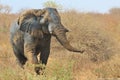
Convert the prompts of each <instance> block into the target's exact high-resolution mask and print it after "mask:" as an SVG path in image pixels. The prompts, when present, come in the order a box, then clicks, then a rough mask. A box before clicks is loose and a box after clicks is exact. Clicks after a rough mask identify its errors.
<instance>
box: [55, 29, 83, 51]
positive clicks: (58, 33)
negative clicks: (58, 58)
mask: <svg viewBox="0 0 120 80" xmlns="http://www.w3.org/2000/svg"><path fill="white" fill-rule="evenodd" d="M54 34H55V37H56V39H57V40H58V41H59V42H60V44H61V45H62V46H63V47H64V48H66V49H67V50H69V51H72V52H81V53H83V51H81V50H78V49H76V48H74V47H72V46H71V45H70V43H69V41H68V40H67V38H66V30H65V29H64V28H59V29H54Z"/></svg>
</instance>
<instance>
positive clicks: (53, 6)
mask: <svg viewBox="0 0 120 80" xmlns="http://www.w3.org/2000/svg"><path fill="white" fill-rule="evenodd" d="M43 6H44V7H52V8H57V9H59V10H61V9H62V6H61V5H60V4H57V3H56V2H54V1H52V0H50V1H46V2H45V3H44V4H43Z"/></svg>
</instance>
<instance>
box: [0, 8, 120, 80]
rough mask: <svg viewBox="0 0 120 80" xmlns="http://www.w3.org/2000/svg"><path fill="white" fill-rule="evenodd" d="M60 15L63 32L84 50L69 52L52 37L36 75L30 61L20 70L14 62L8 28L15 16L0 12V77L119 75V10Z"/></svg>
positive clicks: (60, 79)
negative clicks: (42, 68)
mask: <svg viewBox="0 0 120 80" xmlns="http://www.w3.org/2000/svg"><path fill="white" fill-rule="evenodd" d="M60 15H61V19H62V23H63V24H64V25H65V27H66V28H68V29H69V30H70V32H69V33H67V35H68V39H69V41H70V42H71V44H72V45H73V46H75V47H78V48H81V49H85V50H86V51H85V53H84V54H77V53H73V52H69V51H67V50H65V49H64V48H63V47H62V46H61V45H60V44H59V43H58V42H57V41H56V39H55V38H52V44H51V54H50V57H49V60H48V64H47V68H46V70H45V75H41V76H36V75H35V73H34V71H33V67H34V65H32V64H31V61H29V62H28V63H27V64H26V65H25V69H24V70H22V69H21V68H20V67H19V66H18V65H17V63H16V61H15V56H14V55H13V52H12V48H11V46H10V43H9V27H10V24H11V22H12V21H14V20H15V19H16V18H17V16H18V15H17V14H4V13H0V80H105V78H109V79H110V78H111V79H110V80H117V78H120V54H119V50H120V49H119V48H120V37H119V35H120V9H111V10H110V13H109V14H100V13H82V12H77V11H74V10H71V11H66V12H62V13H60ZM26 55H28V54H26ZM28 56H29V55H28ZM28 59H30V56H29V58H28ZM113 78H114V79H113Z"/></svg>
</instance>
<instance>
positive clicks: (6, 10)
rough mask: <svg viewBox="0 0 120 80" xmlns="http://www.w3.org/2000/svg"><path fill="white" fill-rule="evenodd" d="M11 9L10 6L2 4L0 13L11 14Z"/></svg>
mask: <svg viewBox="0 0 120 80" xmlns="http://www.w3.org/2000/svg"><path fill="white" fill-rule="evenodd" d="M10 11H11V7H10V6H8V5H2V4H0V13H10Z"/></svg>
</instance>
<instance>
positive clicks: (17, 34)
mask: <svg viewBox="0 0 120 80" xmlns="http://www.w3.org/2000/svg"><path fill="white" fill-rule="evenodd" d="M26 12H27V13H25V14H24V15H22V17H19V19H18V20H17V21H15V22H14V23H13V24H12V26H11V28H10V41H11V44H12V48H13V51H14V54H15V56H16V58H17V60H18V62H19V65H20V66H21V67H22V68H23V65H24V64H25V63H26V61H27V58H26V57H25V55H24V50H27V51H30V52H31V53H32V62H33V63H34V64H39V63H41V64H45V65H46V64H47V60H48V57H49V54H50V43H51V36H54V37H56V39H57V40H58V41H59V42H60V44H61V45H62V46H63V47H64V48H66V49H67V50H69V51H73V52H79V53H83V51H82V50H78V49H76V48H73V47H72V46H71V45H70V43H69V41H68V40H67V38H66V32H68V30H67V29H66V28H65V27H64V26H63V25H62V23H61V19H60V16H59V14H58V11H57V10H56V9H55V8H44V9H41V10H40V9H32V10H28V11H26ZM38 12H42V13H41V14H39V15H36V13H38ZM20 18H22V20H21V19H20ZM19 21H21V22H19ZM38 54H40V57H39V61H38V58H37V55H38ZM40 70H42V68H41V67H38V66H37V67H35V72H36V73H37V74H40Z"/></svg>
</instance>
